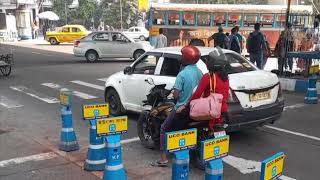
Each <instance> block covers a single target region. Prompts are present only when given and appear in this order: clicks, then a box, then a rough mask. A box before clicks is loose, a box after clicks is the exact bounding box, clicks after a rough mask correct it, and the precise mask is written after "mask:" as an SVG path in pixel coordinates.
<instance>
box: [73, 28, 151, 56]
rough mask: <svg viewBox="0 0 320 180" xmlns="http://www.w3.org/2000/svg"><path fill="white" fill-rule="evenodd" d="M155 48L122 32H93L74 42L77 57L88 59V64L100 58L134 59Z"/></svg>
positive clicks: (74, 51)
mask: <svg viewBox="0 0 320 180" xmlns="http://www.w3.org/2000/svg"><path fill="white" fill-rule="evenodd" d="M152 48H153V47H152V46H151V45H150V43H149V42H147V41H138V42H136V41H134V40H133V39H131V38H129V37H127V36H126V35H124V34H123V33H121V32H104V31H101V32H93V33H91V34H89V35H88V36H86V37H84V38H82V39H80V40H76V41H75V42H74V48H73V53H74V55H75V56H79V57H86V59H87V61H88V62H96V61H97V60H98V59H99V58H110V57H113V58H134V59H138V58H139V57H140V56H141V55H142V54H143V53H145V52H146V51H149V50H151V49H152Z"/></svg>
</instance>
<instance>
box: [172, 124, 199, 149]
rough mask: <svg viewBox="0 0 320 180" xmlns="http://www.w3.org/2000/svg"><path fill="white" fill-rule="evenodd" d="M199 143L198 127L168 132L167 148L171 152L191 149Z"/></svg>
mask: <svg viewBox="0 0 320 180" xmlns="http://www.w3.org/2000/svg"><path fill="white" fill-rule="evenodd" d="M196 145H197V129H195V128H193V129H187V130H182V131H174V132H168V133H166V149H167V151H169V152H174V151H179V150H183V149H190V148H193V147H195V146H196Z"/></svg>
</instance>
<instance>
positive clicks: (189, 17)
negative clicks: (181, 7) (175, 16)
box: [182, 12, 195, 26]
mask: <svg viewBox="0 0 320 180" xmlns="http://www.w3.org/2000/svg"><path fill="white" fill-rule="evenodd" d="M182 24H183V25H187V26H193V25H194V24H195V19H194V13H193V12H185V13H184V14H183V20H182Z"/></svg>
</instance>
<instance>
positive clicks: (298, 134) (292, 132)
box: [264, 125, 320, 141]
mask: <svg viewBox="0 0 320 180" xmlns="http://www.w3.org/2000/svg"><path fill="white" fill-rule="evenodd" d="M264 127H266V128H269V129H273V130H277V131H281V132H285V133H288V134H293V135H296V136H301V137H305V138H309V139H312V140H316V141H320V138H319V137H316V136H310V135H307V134H302V133H299V132H294V131H289V130H286V129H281V128H277V127H273V126H268V125H265V126H264Z"/></svg>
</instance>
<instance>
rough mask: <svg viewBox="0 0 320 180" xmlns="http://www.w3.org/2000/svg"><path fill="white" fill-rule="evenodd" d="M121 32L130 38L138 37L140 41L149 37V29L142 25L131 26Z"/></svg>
mask: <svg viewBox="0 0 320 180" xmlns="http://www.w3.org/2000/svg"><path fill="white" fill-rule="evenodd" d="M123 33H124V34H125V35H127V36H128V37H130V38H132V39H140V40H141V41H144V40H146V39H147V38H149V31H148V30H147V29H146V28H144V27H131V28H129V29H128V30H126V31H124V32H123Z"/></svg>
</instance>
